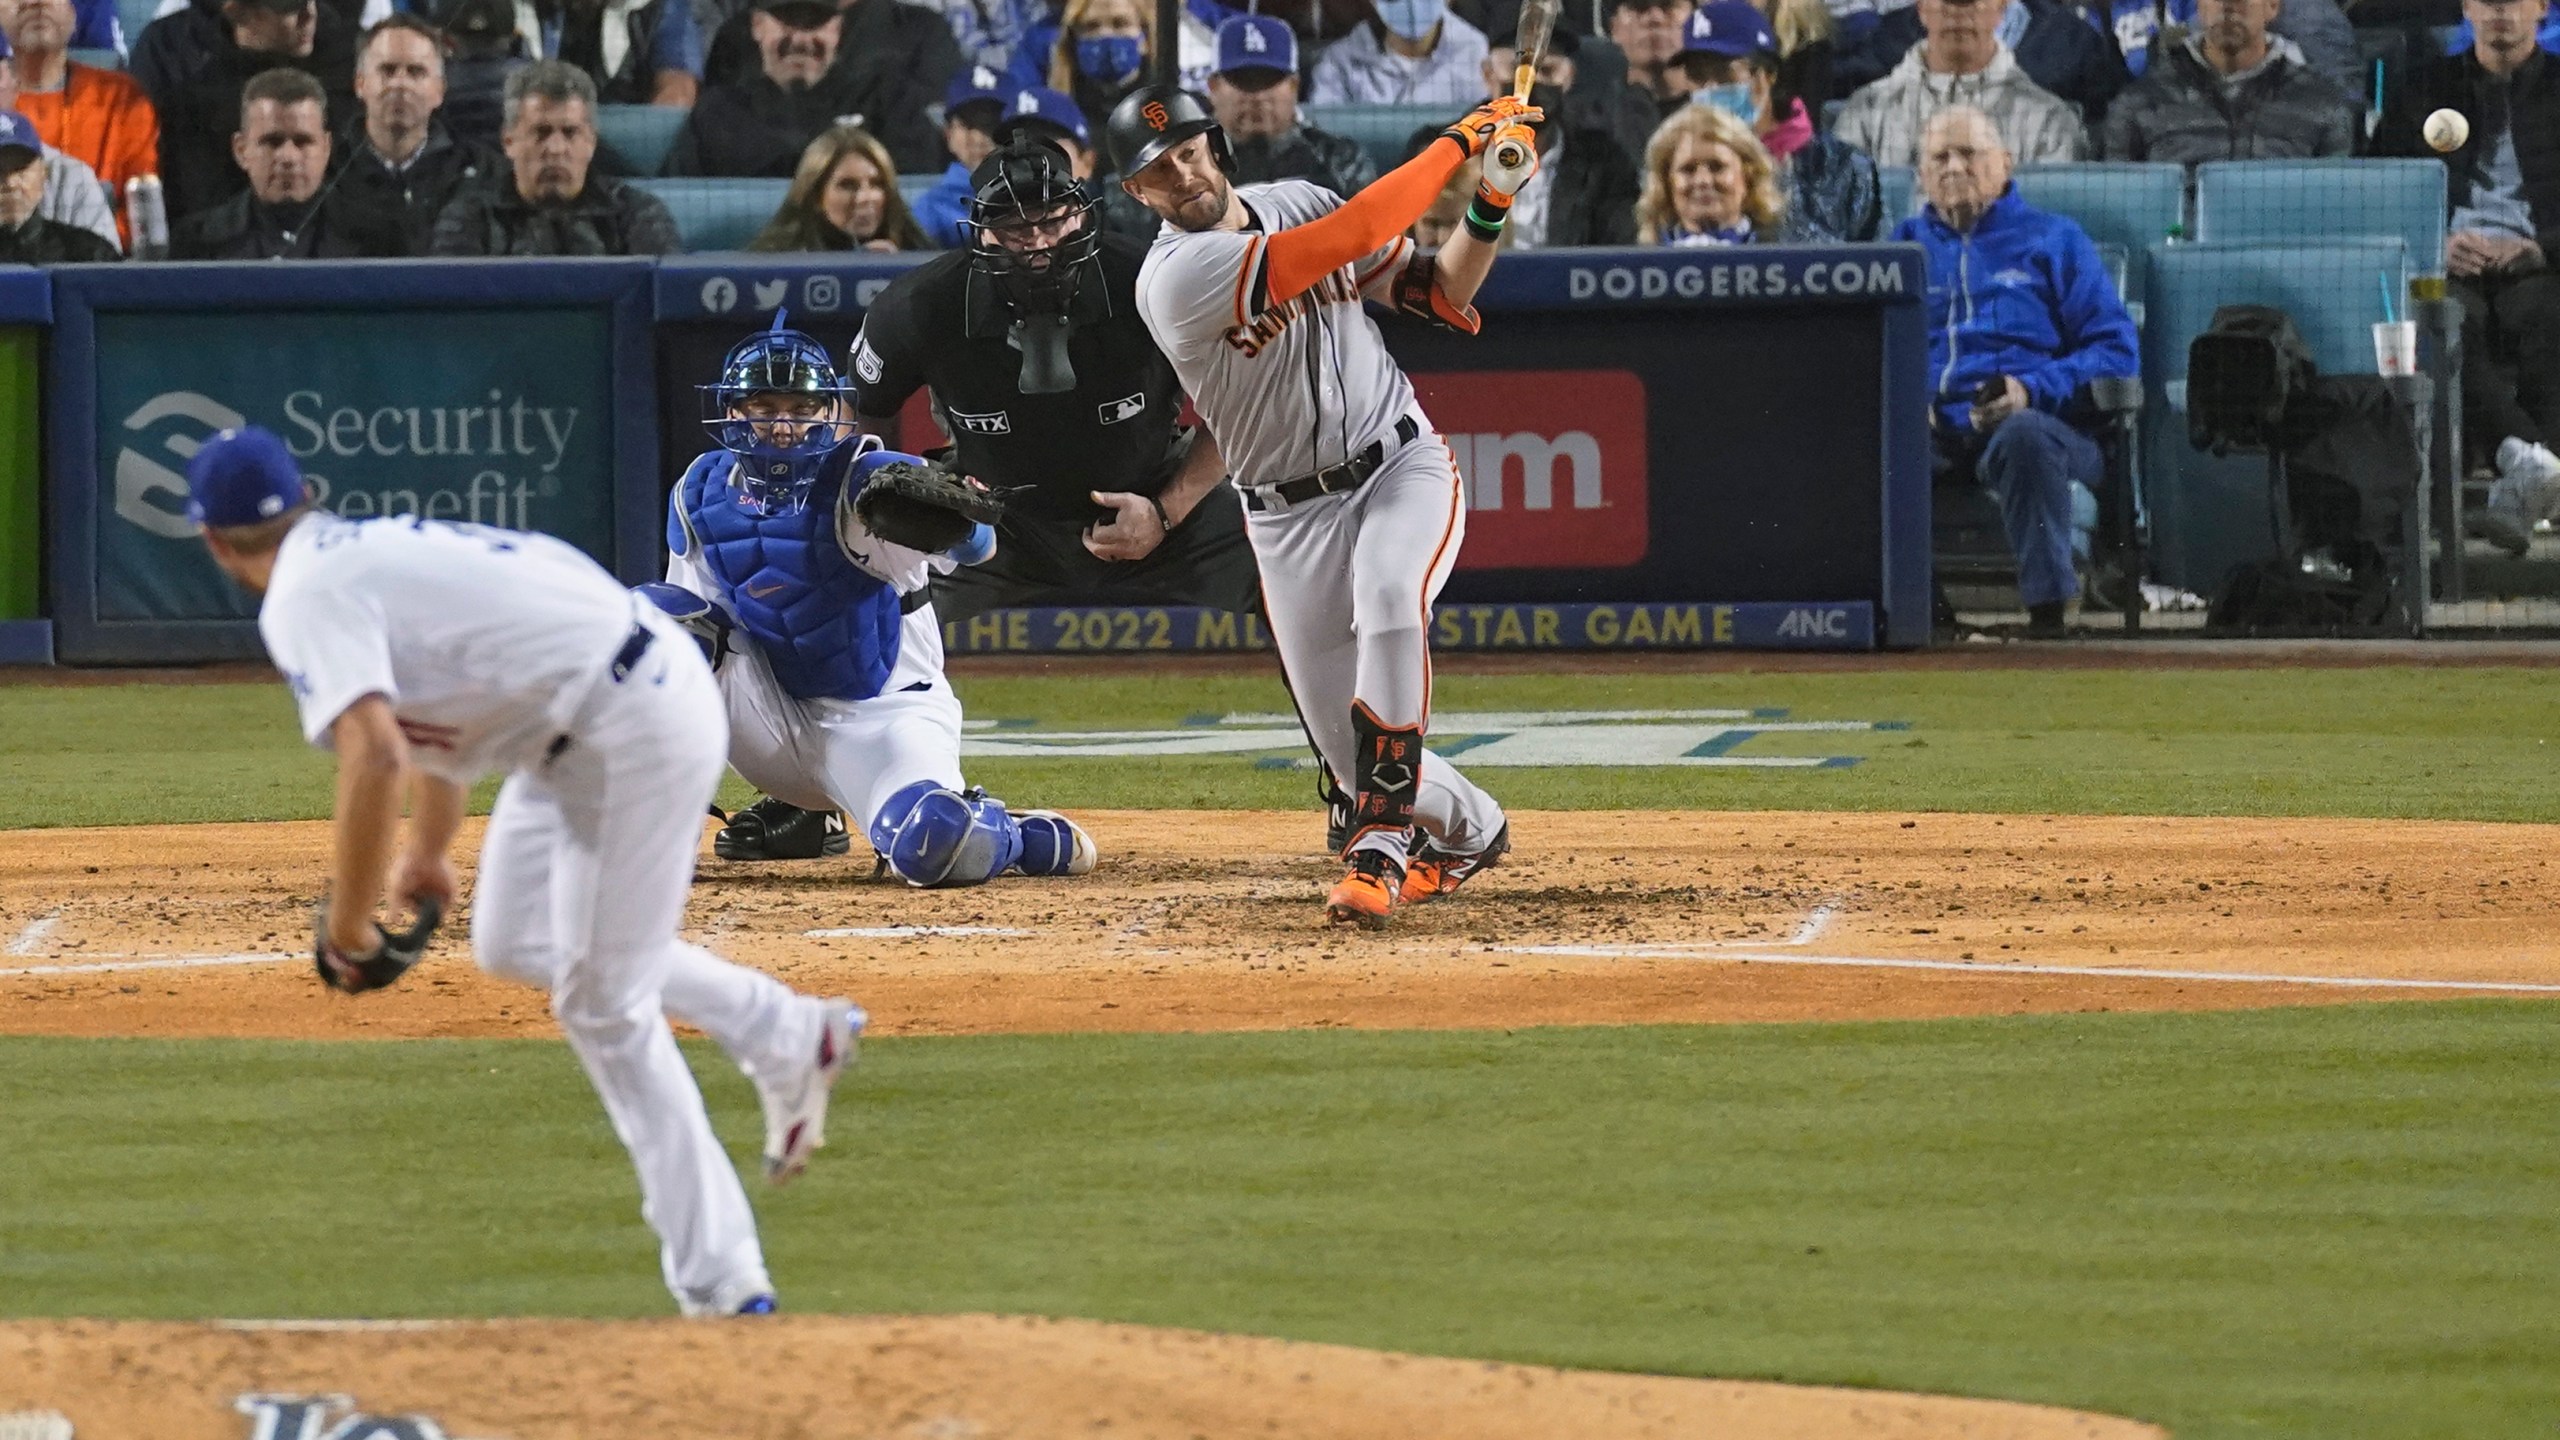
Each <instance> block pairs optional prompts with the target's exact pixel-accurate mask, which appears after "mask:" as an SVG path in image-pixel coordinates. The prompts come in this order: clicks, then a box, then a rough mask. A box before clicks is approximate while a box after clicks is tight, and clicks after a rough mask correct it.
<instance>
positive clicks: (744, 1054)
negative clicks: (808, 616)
mask: <svg viewBox="0 0 2560 1440" xmlns="http://www.w3.org/2000/svg"><path fill="white" fill-rule="evenodd" d="M644 623H647V624H649V625H650V626H651V628H652V629H654V630H655V631H657V636H658V638H657V641H656V643H654V644H652V645H651V646H650V647H649V651H648V654H647V655H645V656H643V657H642V659H641V661H640V664H639V665H638V666H637V667H635V668H634V669H633V670H632V672H631V674H630V675H629V676H628V677H627V678H626V679H624V680H622V681H621V682H620V683H610V682H609V683H606V684H603V685H599V686H598V687H597V688H596V693H595V695H594V696H593V697H592V698H591V699H589V700H588V702H587V703H586V705H585V707H584V708H582V709H581V710H580V711H579V712H578V717H577V720H576V722H575V723H574V724H573V725H572V726H571V727H570V730H569V736H570V740H569V743H568V745H567V746H566V747H565V748H563V749H561V750H560V751H558V752H557V753H556V754H555V755H554V756H553V757H552V759H550V760H549V761H548V762H546V763H545V764H543V765H541V766H539V767H536V768H533V769H529V770H521V771H518V772H517V773H515V774H513V775H511V776H509V777H508V778H507V782H506V784H505V785H504V786H502V787H500V789H499V791H498V802H497V806H496V808H495V809H494V810H493V811H492V812H491V814H490V817H489V831H488V837H487V839H486V840H485V841H484V842H483V843H482V845H481V849H480V871H479V880H478V886H477V890H476V893H475V894H474V897H473V902H472V916H471V943H472V948H473V950H474V951H475V952H476V953H477V955H478V957H479V962H480V965H481V967H482V968H483V969H486V970H488V971H489V972H490V973H492V974H496V975H502V976H505V977H507V978H509V979H513V980H521V981H523V982H525V983H527V984H530V985H539V986H542V987H543V988H545V989H547V990H549V991H550V992H551V1010H552V1013H553V1014H554V1015H555V1016H557V1017H558V1018H559V1021H560V1028H561V1030H562V1031H564V1032H565V1033H566V1034H567V1036H568V1039H569V1045H570V1048H571V1049H573V1050H575V1051H576V1052H577V1055H578V1060H579V1062H580V1063H581V1064H583V1065H584V1066H585V1067H586V1071H587V1077H588V1078H589V1079H590V1080H591V1081H593V1082H594V1084H595V1087H596V1093H597V1094H598V1095H599V1096H601V1097H602V1098H603V1100H604V1108H605V1113H606V1115H607V1116H609V1117H610V1118H611V1119H612V1121H613V1130H614V1134H615V1135H617V1136H619V1137H620V1138H621V1140H622V1144H623V1147H624V1148H625V1149H627V1150H629V1151H630V1152H631V1162H632V1165H633V1167H634V1168H636V1169H637V1170H638V1171H639V1175H640V1210H641V1214H642V1215H643V1216H644V1217H645V1218H646V1219H647V1220H648V1222H649V1224H650V1226H651V1228H653V1229H655V1230H656V1231H657V1232H658V1239H659V1242H660V1264H661V1268H662V1269H663V1271H664V1273H665V1276H666V1282H667V1288H668V1289H669V1290H671V1291H673V1292H674V1293H675V1294H676V1296H677V1298H678V1299H679V1300H686V1299H691V1300H693V1301H694V1302H695V1303H697V1304H709V1303H712V1302H714V1301H715V1300H716V1299H717V1298H719V1297H721V1296H724V1295H741V1294H745V1293H753V1292H754V1291H759V1290H766V1289H770V1288H771V1283H772V1282H771V1278H770V1277H769V1276H768V1275H767V1273H766V1271H765V1265H764V1252H763V1249H762V1247H761V1246H759V1244H758V1243H757V1240H756V1223H755V1214H754V1212H753V1211H751V1210H749V1209H748V1207H747V1197H746V1192H745V1190H744V1189H743V1188H742V1187H741V1186H740V1185H739V1183H738V1175H737V1171H736V1170H735V1169H734V1168H733V1167H732V1166H731V1165H730V1163H729V1157H728V1155H727V1154H726V1153H725V1152H724V1151H723V1150H722V1149H721V1148H720V1141H719V1138H718V1137H717V1136H715V1135H713V1134H712V1131H711V1121H710V1119H709V1117H708V1116H707V1115H705V1114H704V1112H703V1107H702V1092H701V1091H700V1090H699V1089H697V1088H695V1085H694V1080H693V1072H692V1071H691V1070H689V1069H687V1068H686V1066H685V1061H684V1056H683V1055H682V1054H681V1053H679V1052H678V1051H677V1049H676V1043H675V1037H674V1036H673V1035H672V1034H671V1033H670V1032H669V1031H668V1028H667V1018H666V1017H667V1015H668V1014H669V1013H673V1014H674V1015H676V1016H678V1017H679V1018H681V1019H684V1020H686V1021H689V1022H691V1023H692V1024H694V1025H696V1026H697V1027H699V1028H700V1029H702V1030H703V1031H704V1032H705V1033H707V1034H709V1035H711V1036H712V1037H713V1038H714V1039H715V1040H717V1041H719V1042H720V1044H721V1045H722V1046H723V1047H724V1048H726V1049H727V1050H728V1052H729V1054H730V1055H731V1056H732V1057H733V1058H735V1059H736V1060H737V1061H738V1063H739V1064H740V1066H741V1068H743V1069H745V1070H746V1071H747V1072H748V1074H750V1075H755V1074H758V1073H760V1072H761V1073H765V1074H773V1075H779V1074H782V1073H785V1072H786V1071H787V1070H788V1069H789V1068H790V1067H792V1066H794V1065H805V1064H807V1063H809V1059H810V1057H811V1056H813V1055H814V1054H815V1051H816V1046H817V1040H818V1026H819V1024H820V1023H822V1022H821V1018H820V1016H819V1014H818V1007H817V1006H815V1005H813V1004H809V1003H807V1002H804V1001H802V1000H800V999H799V997H797V996H795V995H793V994H792V992H791V991H790V990H789V989H788V988H786V987H785V986H783V985H782V984H781V983H780V982H779V981H776V980H774V979H772V978H771V977H770V976H766V975H762V974H759V973H757V972H755V971H753V970H748V969H745V968H743V967H741V966H737V965H733V964H731V963H729V962H728V961H726V960H723V959H721V958H720V957H718V956H716V955H713V954H712V953H711V952H709V951H707V950H704V949H703V948H701V947H700V946H697V945H692V944H688V943H686V942H685V941H683V940H682V939H680V938H678V936H677V933H676V931H677V926H678V924H679V923H680V922H681V921H682V919H683V916H684V906H685V896H686V893H687V892H688V890H689V889H690V888H691V886H692V883H693V863H694V857H695V855H696V854H697V853H699V851H700V849H701V845H702V827H703V822H704V820H705V818H706V816H707V807H708V806H709V805H710V803H711V797H712V794H713V792H714V791H715V790H716V789H717V788H718V786H719V783H720V773H721V766H722V761H723V758H724V757H723V748H724V747H723V744H722V742H723V741H724V739H725V738H726V735H727V729H728V727H727V725H726V724H725V723H724V722H723V720H722V718H721V714H720V698H719V696H718V694H717V693H716V692H715V691H714V689H713V686H712V680H711V671H710V667H708V666H706V665H705V664H704V663H703V661H702V656H701V653H700V652H699V651H698V650H696V649H695V648H694V643H693V640H692V638H691V637H689V636H687V635H686V634H684V633H683V632H682V631H680V630H678V629H677V628H676V627H675V626H674V625H673V624H671V623H665V622H662V621H660V620H657V619H656V618H654V614H653V616H652V618H650V619H648V620H647V621H644Z"/></svg>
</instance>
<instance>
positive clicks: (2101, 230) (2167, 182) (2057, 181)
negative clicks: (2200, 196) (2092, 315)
mask: <svg viewBox="0 0 2560 1440" xmlns="http://www.w3.org/2000/svg"><path fill="white" fill-rule="evenodd" d="M2017 183H2018V194H2019V195H2021V196H2023V197H2025V199H2026V202H2027V203H2028V204H2030V205H2033V206H2035V207H2036V208H2037V209H2039V210H2050V211H2052V212H2053V213H2055V214H2057V215H2068V216H2070V217H2071V218H2072V219H2074V220H2076V221H2078V222H2080V228H2081V229H2083V230H2086V231H2088V232H2089V238H2090V239H2092V240H2095V241H2097V242H2098V248H2099V250H2100V251H2102V252H2103V251H2105V250H2106V249H2107V247H2109V246H2120V247H2122V250H2123V253H2124V254H2125V256H2127V257H2128V258H2129V259H2130V260H2131V261H2132V264H2131V265H2130V267H2129V268H2128V270H2127V272H2126V273H2125V275H2124V276H2123V280H2124V285H2123V286H2122V287H2120V288H2121V289H2122V292H2123V294H2124V296H2125V299H2126V301H2127V303H2128V304H2129V305H2131V306H2133V307H2135V310H2134V313H2135V316H2136V318H2139V317H2140V315H2141V310H2140V308H2139V307H2140V306H2141V303H2142V296H2143V286H2144V284H2145V283H2146V282H2147V281H2148V280H2149V278H2150V277H2149V274H2148V272H2147V271H2146V270H2145V269H2144V268H2143V256H2144V255H2145V253H2146V252H2147V251H2148V250H2149V249H2150V248H2151V246H2152V245H2154V244H2155V243H2157V242H2159V241H2161V240H2163V239H2166V238H2167V237H2168V236H2169V235H2170V233H2171V232H2172V231H2175V230H2178V229H2179V228H2181V226H2182V225H2183V223H2184V221H2185V219H2186V172H2185V171H2184V170H2183V169H2182V168H2181V167H2179V166H2176V165H2128V164H2111V163H2105V162H2101V161H2094V160H2091V161H2083V162H2081V163H2079V164H2074V165H2028V166H2024V167H2022V168H2020V169H2019V171H2018V176H2017Z"/></svg>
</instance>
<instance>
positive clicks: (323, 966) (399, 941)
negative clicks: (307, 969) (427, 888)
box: [311, 900, 444, 995]
mask: <svg viewBox="0 0 2560 1440" xmlns="http://www.w3.org/2000/svg"><path fill="white" fill-rule="evenodd" d="M442 923H444V907H443V906H441V905H438V904H437V903H436V902H435V901H433V900H421V901H419V902H418V923H416V924H414V925H412V926H410V927H409V928H408V929H406V930H403V931H401V932H399V933H398V934H393V933H392V932H391V931H388V930H385V929H383V928H382V926H381V925H380V924H379V923H377V924H375V926H374V927H373V940H374V943H373V953H372V954H370V955H350V954H348V953H347V952H345V951H344V950H341V949H339V948H338V947H337V946H335V945H332V944H330V943H329V907H328V906H327V905H326V904H325V903H324V904H322V905H321V907H320V915H319V919H318V923H317V925H316V926H315V933H314V935H313V938H312V947H311V950H312V961H313V963H314V964H315V965H317V966H318V967H319V970H320V978H321V980H323V981H324V982H326V983H327V984H328V986H329V988H330V989H332V990H343V991H345V992H346V993H347V994H349V995H361V994H363V993H364V992H365V991H367V990H381V989H385V988H387V987H388V986H390V985H391V984H392V983H393V982H395V981H397V980H398V979H399V978H400V977H401V976H403V975H406V974H408V973H409V967H410V966H412V965H415V964H417V963H418V959H419V957H420V956H423V955H425V954H426V953H427V942H429V941H431V940H433V939H435V938H436V926H438V925H440V924H442Z"/></svg>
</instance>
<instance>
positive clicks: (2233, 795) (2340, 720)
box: [0, 668, 2560, 828]
mask: <svg viewBox="0 0 2560 1440" xmlns="http://www.w3.org/2000/svg"><path fill="white" fill-rule="evenodd" d="M958 685H959V689H960V692H961V695H962V697H963V699H964V700H965V701H966V702H967V704H968V707H969V713H970V714H971V715H973V716H984V717H989V718H1009V719H1019V720H1036V721H1038V722H1039V723H1041V724H1042V725H1044V726H1049V727H1054V728H1079V729H1118V728H1135V727H1148V726H1160V725H1174V724H1178V723H1180V722H1181V721H1182V720H1183V719H1184V718H1185V717H1186V716H1191V715H1199V714H1219V713H1225V712H1229V711H1261V712H1272V711H1278V712H1285V711H1286V710H1287V709H1288V706H1289V701H1288V696H1287V694H1286V692H1284V691H1283V690H1282V689H1281V688H1280V685H1279V683H1278V681H1277V680H1276V679H1273V678H1267V677H1265V676H1262V675H1258V674H1257V675H1250V676H1210V675H1203V676H1183V677H1180V679H1179V681H1178V682H1175V681H1169V680H1168V679H1167V678H1165V677H1163V676H1146V675H1139V674H1129V673H1125V672H1123V673H1115V674H1111V675H1106V676H1100V677H1095V678H1078V677H1077V676H1076V675H1075V673H1074V672H1073V671H1072V670H1065V671H1064V672H1063V673H1062V675H1061V677H1060V678H1054V679H1052V678H1012V677H985V676H980V677H971V676H967V675H965V674H964V675H963V676H962V677H961V678H960V679H959V681H958ZM1434 693H1435V703H1436V705H1437V706H1438V708H1440V709H1442V710H1468V709H1477V710H1483V709H1497V708H1499V709H1537V708H1564V707H1571V708H1576V709H1611V708H1633V707H1681V706H1685V707H1719V706H1727V707H1736V708H1749V707H1760V706H1769V707H1783V708H1785V709H1787V710H1788V711H1789V712H1790V713H1791V715H1792V716H1793V717H1794V718H1797V719H1853V720H1900V721H1907V722H1909V724H1910V726H1911V728H1910V729H1909V730H1908V731H1890V732H1882V733H1878V734H1871V735H1848V736H1843V735H1786V734H1778V735H1769V736H1766V737H1763V738H1762V739H1760V740H1756V741H1754V742H1752V746H1753V750H1754V752H1755V753H1764V754H1790V753H1793V754H1831V753H1848V754H1855V755H1858V756H1860V757H1861V763H1860V764H1858V765H1857V766H1855V767H1853V768H1850V769H1846V770H1831V771H1819V772H1783V771H1757V772H1755V771H1745V770H1697V769H1692V770H1624V769H1620V770H1602V769H1557V770H1514V771H1507V772H1504V773H1503V775H1502V777H1501V790H1502V793H1503V796H1504V798H1505V800H1506V801H1507V802H1508V803H1510V804H1513V805H1516V806H1518V807H1520V808H1523V809H1559V808H1563V809H1571V808H1631V809H1690V808H1704V809H1779V810H1879V809H1898V810H1962V811H2000V812H2012V813H2015V812H2038V811H2041V812H2051V813H2068V814H2163V815H2365V816H2389V817H2410V818H2434V819H2472V820H2531V821H2546V822H2547V821H2560V751H2556V750H2555V749H2554V748H2553V745H2552V737H2553V736H2554V735H2555V733H2560V730H2555V727H2554V726H2553V725H2552V723H2551V716H2552V715H2553V714H2554V713H2555V712H2560V668H2555V669H2420V668H2375V669H2359V670H2303V671H2285V670H2140V671H2062V672H2037V671H1918V672H1914V671H1898V670H1890V669H1879V670H1875V671H1866V672H1852V673H1839V674H1782V673H1772V674H1749V673H1743V674H1713V675H1643V674H1627V675H1577V676H1573V677H1570V678H1569V679H1567V678H1559V677H1556V676H1547V675H1498V676H1475V675H1449V676H1444V677H1443V678H1442V680H1441V682H1440V684H1439V685H1438V687H1437V689H1436V690H1435V692H1434ZM329 775H330V770H329V762H328V759H327V757H325V756H322V755H320V754H318V753H317V752H314V751H312V750H310V749H309V748H308V747H306V746H304V745H303V744H302V743H301V738H300V736H299V734H298V733H297V732H296V730H295V728H294V724H293V719H292V709H291V706H290V704H289V702H288V700H287V697H286V695H285V691H284V687H283V686H282V685H280V684H270V685H203V686H132V687H124V686H117V687H108V686H97V687H88V686H82V687H70V688H61V689H43V688H33V687H19V688H11V689H0V828H22V827H26V826H37V825H124V824H141V823H147V822H152V821H186V820H229V819H258V820H282V819H296V818H310V817H315V816H321V815H325V814H327V813H328V807H329V794H330V791H329ZM971 778H972V779H974V780H977V781H978V782H979V783H982V784H985V785H987V786H988V787H989V788H990V789H993V790H994V791H995V792H996V793H998V794H1000V795H1015V796H1022V797H1037V798H1038V800H1039V801H1040V803H1042V804H1046V805H1055V806H1064V807H1069V808H1074V807H1085V808H1119V807H1139V808H1148V807H1167V808H1178V809H1200V808H1222V809H1223V808H1249V809H1252V808H1280V809H1298V808H1304V807H1306V806H1308V805H1309V804H1310V803H1312V802H1311V799H1310V796H1311V794H1312V791H1311V786H1310V781H1309V779H1308V777H1306V776H1305V775H1303V774H1292V773H1290V772H1286V771H1276V772H1275V771H1268V770H1256V769H1254V768H1253V767H1252V766H1251V765H1250V764H1248V763H1246V762H1245V761H1242V760H1239V759H1236V758H1233V757H1219V758H1209V759H1170V760H1150V761H1147V762H1146V763H1145V764H1144V765H1139V766H1132V765H1127V764H1108V763H1095V762H1092V761H1082V760H1006V761H994V762H988V763H986V764H983V765H979V766H976V767H973V770H972V773H971ZM746 794H747V792H746V791H744V790H743V789H742V788H740V789H735V790H734V793H733V794H732V796H731V797H730V798H732V799H743V798H745V796H746Z"/></svg>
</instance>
